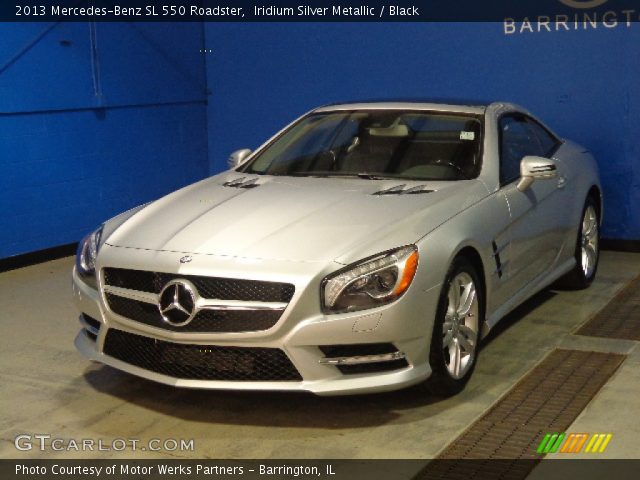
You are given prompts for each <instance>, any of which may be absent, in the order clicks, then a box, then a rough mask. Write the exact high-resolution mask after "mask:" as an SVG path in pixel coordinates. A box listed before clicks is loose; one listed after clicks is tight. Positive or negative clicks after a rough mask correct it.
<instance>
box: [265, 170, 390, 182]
mask: <svg viewBox="0 0 640 480" xmlns="http://www.w3.org/2000/svg"><path fill="white" fill-rule="evenodd" d="M271 175H278V176H285V177H286V176H289V177H317V178H330V177H344V178H362V179H365V180H388V179H398V178H401V177H398V176H395V175H378V174H375V173H365V172H361V173H354V172H323V171H318V172H314V171H306V172H288V173H277V174H271Z"/></svg>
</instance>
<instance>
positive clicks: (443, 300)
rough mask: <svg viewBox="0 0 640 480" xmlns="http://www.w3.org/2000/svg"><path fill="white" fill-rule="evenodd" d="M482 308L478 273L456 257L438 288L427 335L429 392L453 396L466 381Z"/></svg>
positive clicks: (475, 356)
mask: <svg viewBox="0 0 640 480" xmlns="http://www.w3.org/2000/svg"><path fill="white" fill-rule="evenodd" d="M456 291H457V292H458V295H457V296H456V294H455V292H456ZM469 297H472V298H471V299H469ZM451 305H456V306H455V307H451ZM484 305H485V298H484V291H483V289H482V282H481V281H480V277H479V275H478V272H477V271H476V269H475V267H474V266H473V265H472V264H471V262H470V261H469V260H467V258H465V257H457V258H456V259H455V260H454V261H453V263H452V264H451V267H450V268H449V271H448V273H447V276H446V279H445V282H444V284H443V285H442V291H441V293H440V299H439V302H438V309H437V312H436V318H435V322H434V326H433V334H432V336H431V349H430V351H429V363H430V365H431V370H432V375H431V377H430V378H429V379H428V380H427V382H426V384H425V386H426V388H427V389H428V390H429V391H430V392H431V393H434V394H436V395H440V396H450V395H454V394H456V393H458V392H460V391H461V390H462V389H463V388H464V387H465V385H466V384H467V382H468V381H469V378H470V377H471V374H472V373H473V370H474V368H475V366H476V363H477V360H478V351H479V349H478V344H479V343H480V331H481V327H482V320H483V319H484ZM456 359H457V362H456Z"/></svg>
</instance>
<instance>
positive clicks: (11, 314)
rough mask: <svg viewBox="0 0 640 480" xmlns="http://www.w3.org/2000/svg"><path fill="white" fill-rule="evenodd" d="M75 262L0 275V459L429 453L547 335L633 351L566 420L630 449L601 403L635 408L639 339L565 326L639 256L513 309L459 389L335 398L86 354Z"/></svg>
mask: <svg viewBox="0 0 640 480" xmlns="http://www.w3.org/2000/svg"><path fill="white" fill-rule="evenodd" d="M72 264H73V259H72V258H70V257H69V258H64V259H60V260H56V261H52V262H48V263H45V264H41V265H35V266H32V267H28V268H23V269H20V270H14V271H10V272H5V273H2V274H0V305H2V306H3V308H2V313H1V314H0V321H1V323H2V331H3V335H2V336H1V338H0V358H1V363H0V383H1V385H2V389H1V390H0V405H2V410H3V415H2V416H1V417H0V440H1V442H0V458H62V457H73V458H79V457H95V458H98V457H99V458H118V457H120V458H136V457H138V458H160V457H167V456H170V455H171V456H174V457H180V458H187V457H195V458H229V459H231V458H290V459H294V458H362V459H366V458H398V459H410V458H411V459H427V458H433V457H434V456H435V455H437V454H438V452H439V451H440V450H442V449H443V448H444V447H445V446H446V445H447V444H448V443H449V442H451V441H452V440H453V439H455V438H456V437H457V436H458V435H459V434H461V433H462V432H463V431H464V430H465V429H466V428H467V427H468V426H469V425H470V423H471V422H473V421H474V420H475V419H476V418H478V417H479V416H480V415H482V413H483V412H485V411H486V410H487V409H488V408H489V407H490V406H491V405H492V404H493V403H494V402H495V401H496V400H497V399H499V398H500V397H501V396H502V395H504V394H505V393H506V392H507V391H508V390H509V388H510V387H511V386H512V385H513V384H514V383H515V382H516V381H517V380H518V379H520V378H521V377H522V376H523V375H524V374H526V373H527V372H528V371H529V370H530V369H531V368H532V367H533V366H535V365H536V364H537V363H538V362H539V361H540V360H542V358H543V357H544V356H545V355H546V354H547V353H549V352H550V351H551V350H552V349H554V348H555V347H557V346H563V347H568V348H586V349H593V350H602V351H618V352H624V353H629V352H630V353H631V357H630V358H629V359H627V360H626V361H625V363H624V364H623V366H622V368H621V369H620V370H619V371H618V372H617V373H616V375H615V376H614V377H613V379H612V380H611V381H610V382H609V384H607V385H606V386H605V388H604V389H603V390H602V391H601V393H600V394H599V395H598V396H597V397H596V398H595V399H594V401H592V403H591V404H590V405H589V407H588V408H587V409H586V410H585V411H584V412H583V414H582V415H581V416H580V417H579V418H578V419H577V421H576V424H575V425H574V426H575V429H574V428H573V427H572V428H571V429H570V430H568V431H596V430H597V431H608V432H613V433H614V441H612V442H611V444H610V446H609V448H608V450H607V456H613V457H616V456H617V457H636V458H638V457H640V455H639V452H638V451H637V439H638V438H640V436H639V435H640V420H638V416H637V415H635V416H632V417H635V418H628V415H626V413H625V410H624V408H621V409H620V408H615V409H611V408H610V407H609V405H614V406H618V405H627V406H628V407H627V408H635V411H636V412H638V411H640V403H639V402H640V395H639V393H640V392H639V389H640V377H639V375H638V372H639V371H640V370H639V369H638V365H639V364H640V349H639V348H637V343H638V342H624V341H611V340H608V341H607V340H601V339H591V338H586V337H577V336H574V335H571V333H572V332H573V331H575V329H576V328H577V327H578V326H579V325H581V324H582V323H584V322H585V321H586V320H587V319H588V318H589V317H590V316H591V315H592V314H594V313H595V312H596V311H598V310H599V309H600V308H601V307H603V306H604V305H605V304H606V303H607V302H608V301H609V300H610V299H611V298H612V296H613V295H614V294H615V293H616V292H617V291H618V290H619V289H620V288H622V286H623V285H624V284H625V283H626V282H627V281H628V280H630V279H631V278H632V277H633V276H635V275H636V274H637V272H638V271H640V255H638V254H625V253H618V252H603V254H602V259H601V264H600V269H599V272H598V277H597V280H596V281H595V282H594V284H593V285H592V286H591V288H590V289H588V290H585V291H580V292H557V291H550V290H547V291H544V292H542V293H540V294H538V295H537V296H536V297H534V298H533V299H531V300H530V301H529V302H527V303H526V304H525V305H523V306H521V307H520V308H519V309H518V310H517V311H516V312H514V313H513V314H511V315H510V316H509V317H508V318H506V319H505V320H503V321H502V322H501V323H500V325H498V326H497V327H496V329H494V331H493V332H492V333H491V334H490V337H489V339H488V341H487V342H486V343H485V344H484V346H483V349H482V351H481V354H480V357H479V363H478V366H477V368H476V371H475V373H474V376H473V377H472V379H471V381H470V383H469V384H468V386H467V388H466V389H465V390H464V391H463V392H462V393H461V394H459V395H457V396H456V397H453V398H450V399H446V400H442V399H438V398H432V397H429V396H425V395H422V394H419V393H418V392H416V391H415V390H406V391H401V392H395V393H390V394H382V395H375V396H362V397H336V398H320V397H315V396H312V395H306V394H277V393H267V394H265V393H260V394H254V393H234V392H216V391H194V390H178V389H174V388H171V387H167V386H164V385H159V384H155V383H152V382H149V381H146V380H143V379H139V378H136V377H133V376H130V375H127V374H125V373H121V372H118V371H116V370H114V369H111V368H109V367H104V366H100V365H97V364H91V363H89V362H88V361H86V360H85V359H83V358H82V357H81V356H80V354H78V353H77V352H76V351H75V349H74V347H73V339H74V337H75V335H76V333H77V331H78V330H79V324H78V321H77V315H78V313H77V312H76V310H75V308H74V307H73V305H72V304H71V293H70V289H71V286H70V281H71V280H70V272H71V268H72ZM622 394H626V395H625V396H624V400H622V399H621V397H620V395H622ZM630 397H631V398H630ZM629 401H632V402H635V403H634V404H633V407H631V404H630V403H628V402H629ZM610 402H611V403H610ZM621 402H622V403H621ZM627 411H628V410H627ZM23 433H29V434H37V433H49V434H51V435H53V436H54V437H62V438H73V439H82V438H92V439H96V440H98V439H103V440H104V441H106V442H108V443H110V442H111V441H112V440H113V439H116V438H135V439H140V441H141V442H146V441H148V440H149V439H152V438H160V439H165V438H185V439H191V438H193V439H195V451H193V452H173V453H171V454H169V453H166V452H163V453H154V452H149V451H144V452H143V451H140V450H138V451H136V452H131V451H126V452H122V453H120V452H113V451H112V452H96V451H94V452H86V453H77V452H60V453H55V452H47V453H46V454H43V453H41V452H39V451H37V450H32V451H28V452H20V451H17V450H16V449H15V447H14V439H15V437H16V436H17V435H19V434H23ZM618 438H620V439H624V440H625V441H617V439H618ZM631 439H635V441H631ZM626 442H631V443H630V444H629V443H627V447H625V446H624V444H625V443H626ZM630 445H633V447H635V448H632V447H631V446H630Z"/></svg>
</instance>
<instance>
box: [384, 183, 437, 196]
mask: <svg viewBox="0 0 640 480" xmlns="http://www.w3.org/2000/svg"><path fill="white" fill-rule="evenodd" d="M406 186H407V185H406V184H402V185H396V186H394V187H391V188H387V189H385V190H380V191H379V192H376V193H374V194H373V195H418V194H420V193H431V192H433V190H430V189H428V188H427V187H426V185H416V186H415V187H411V188H405V187H406Z"/></svg>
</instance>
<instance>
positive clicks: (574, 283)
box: [557, 197, 600, 290]
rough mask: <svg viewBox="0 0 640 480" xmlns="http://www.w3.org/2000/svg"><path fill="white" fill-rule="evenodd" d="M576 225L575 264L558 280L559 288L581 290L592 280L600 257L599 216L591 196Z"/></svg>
mask: <svg viewBox="0 0 640 480" xmlns="http://www.w3.org/2000/svg"><path fill="white" fill-rule="evenodd" d="M580 218H581V219H582V220H581V222H580V225H579V226H578V238H577V240H576V249H575V253H574V255H575V259H576V265H575V266H574V267H573V270H571V271H570V272H569V273H567V274H566V275H565V276H563V277H562V278H560V280H558V282H557V285H558V286H559V287H560V288H565V289H569V290H582V289H584V288H587V287H588V286H589V285H591V282H593V279H594V278H595V277H596V272H597V270H598V260H599V259H600V216H599V215H598V207H597V204H596V201H595V200H594V199H593V197H587V200H586V201H585V204H584V208H583V209H582V216H581V217H580Z"/></svg>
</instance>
